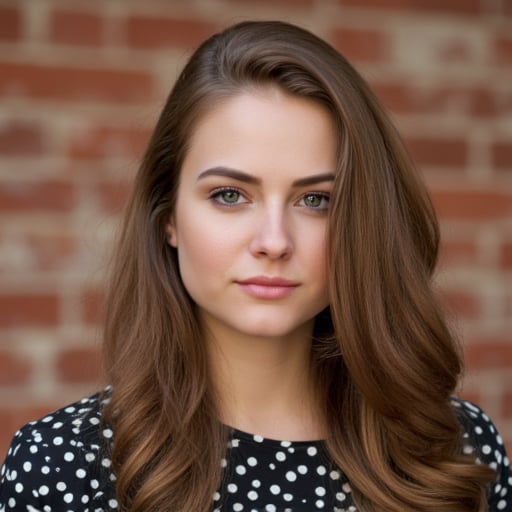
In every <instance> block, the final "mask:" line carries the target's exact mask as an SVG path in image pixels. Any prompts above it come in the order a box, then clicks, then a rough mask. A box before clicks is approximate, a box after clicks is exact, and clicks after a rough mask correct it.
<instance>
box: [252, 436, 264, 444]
mask: <svg viewBox="0 0 512 512" xmlns="http://www.w3.org/2000/svg"><path fill="white" fill-rule="evenodd" d="M253 439H254V440H255V441H256V442H257V443H263V437H262V436H258V435H256V436H253Z"/></svg>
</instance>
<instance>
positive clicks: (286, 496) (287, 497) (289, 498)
mask: <svg viewBox="0 0 512 512" xmlns="http://www.w3.org/2000/svg"><path fill="white" fill-rule="evenodd" d="M283 499H284V501H292V500H293V494H290V493H289V492H285V493H284V494H283Z"/></svg>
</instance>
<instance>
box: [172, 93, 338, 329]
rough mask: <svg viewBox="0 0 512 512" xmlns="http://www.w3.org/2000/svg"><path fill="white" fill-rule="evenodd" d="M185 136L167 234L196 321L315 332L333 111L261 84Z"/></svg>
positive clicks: (323, 290) (332, 159) (322, 284)
mask: <svg viewBox="0 0 512 512" xmlns="http://www.w3.org/2000/svg"><path fill="white" fill-rule="evenodd" d="M190 142H191V143H190V148H189V151H188V153H187V155H186V157H185V160H184V162H183V167H182V169H181V176H180V185H179V189H178V197H177V203H176V209H175V212H174V214H173V216H172V218H171V220H170V222H169V224H168V226H167V233H168V235H169V243H170V244H171V245H172V246H173V247H175V248H176V249H177V252H178V260H179V269H180V273H181V277H182V279H183V283H184V285H185V287H186V289H187V291H188V293H189V294H190V296H191V297H192V299H193V300H194V301H195V303H196V304H197V306H198V311H199V314H200V315H201V319H202V321H203V322H204V323H205V325H206V327H207V328H209V329H210V332H212V333H213V335H214V336H215V337H218V336H224V337H225V336H231V335H235V336H236V335H238V336H239V335H241V334H244V335H250V336H264V337H288V336H295V335H297V334H298V333H299V332H300V333H302V334H304V330H307V333H308V334H311V332H312V329H313V323H314V317H315V316H316V315H317V314H318V313H319V312H320V311H321V310H323V309H324V308H325V307H326V306H327V305H328V296H327V273H326V254H325V253H326V227H327V209H328V204H329V195H330V192H331V189H332V181H333V179H334V172H335V166H336V137H335V127H334V123H333V121H332V119H331V117H330V115H329V114H328V113H327V111H326V110H324V109H323V108H322V107H321V106H319V105H317V104H316V103H314V102H312V101H310V100H306V99H303V98H299V97H296V96H290V95H287V94H285V93H283V92H281V91H280V90H278V89H277V88H272V87H269V88H262V89H260V90H257V91H252V92H243V93H240V94H239V95H237V96H234V97H231V98H230V99H228V100H225V101H223V102H221V103H219V104H217V105H215V106H214V108H213V109H211V110H210V111H208V112H207V114H205V115H204V117H203V118H202V119H201V120H200V121H199V123H198V125H197V127H196V129H195V131H194V133H193V136H192V139H191V141H190Z"/></svg>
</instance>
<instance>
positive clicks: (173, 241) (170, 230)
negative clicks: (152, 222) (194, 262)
mask: <svg viewBox="0 0 512 512" xmlns="http://www.w3.org/2000/svg"><path fill="white" fill-rule="evenodd" d="M165 232H166V234H167V243H168V244H169V245H170V246H171V247H174V248H176V247H178V237H177V234H176V228H175V227H174V219H173V218H172V217H171V218H170V219H169V222H168V223H167V224H166V225H165Z"/></svg>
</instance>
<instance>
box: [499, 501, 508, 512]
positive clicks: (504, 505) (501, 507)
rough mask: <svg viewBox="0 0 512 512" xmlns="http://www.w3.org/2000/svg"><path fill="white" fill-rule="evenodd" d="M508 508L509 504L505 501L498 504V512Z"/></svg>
mask: <svg viewBox="0 0 512 512" xmlns="http://www.w3.org/2000/svg"><path fill="white" fill-rule="evenodd" d="M506 506H507V502H506V501H505V500H500V501H498V504H497V507H498V510H505V507H506Z"/></svg>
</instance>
